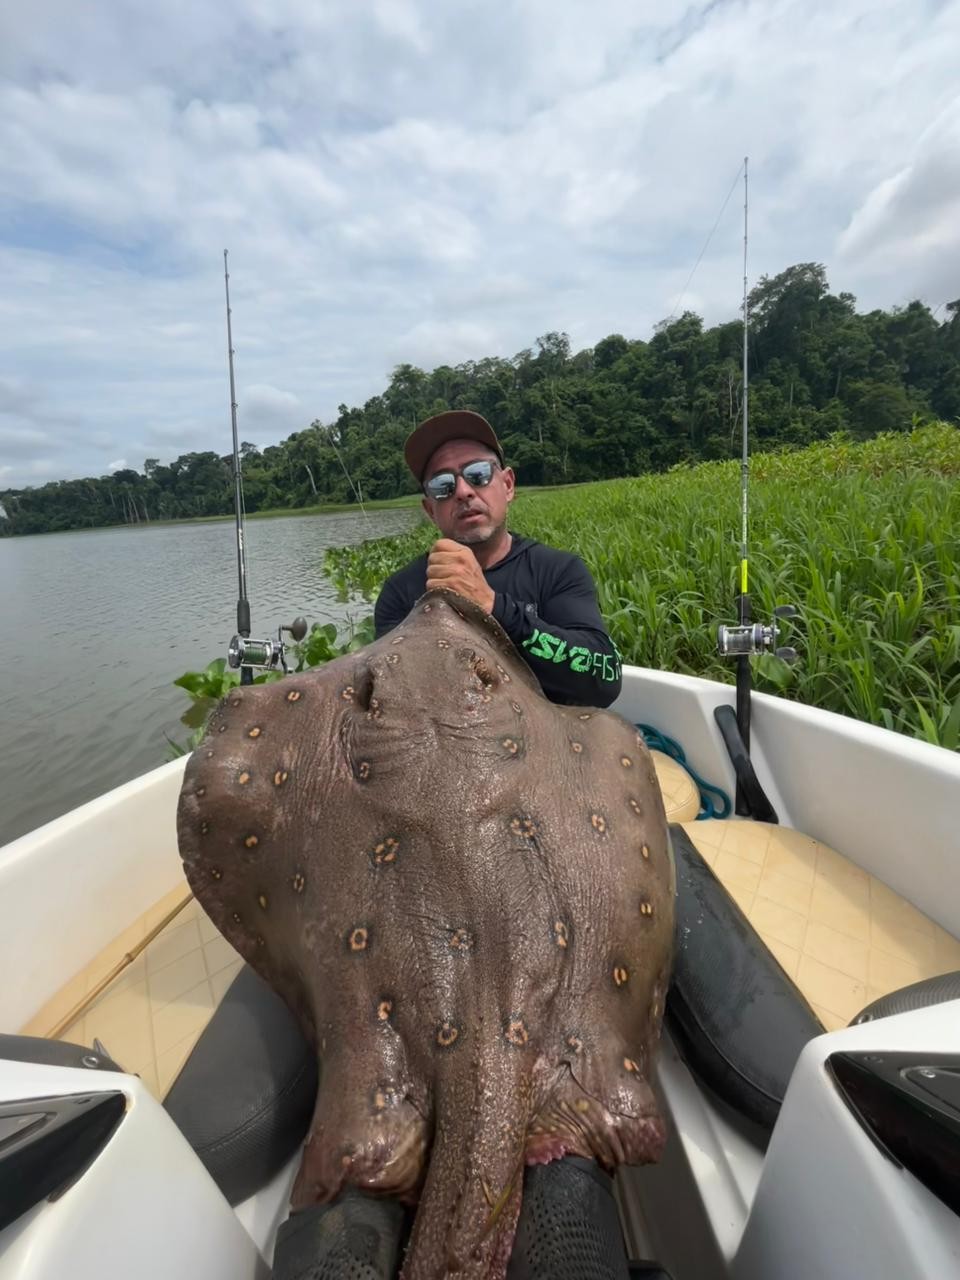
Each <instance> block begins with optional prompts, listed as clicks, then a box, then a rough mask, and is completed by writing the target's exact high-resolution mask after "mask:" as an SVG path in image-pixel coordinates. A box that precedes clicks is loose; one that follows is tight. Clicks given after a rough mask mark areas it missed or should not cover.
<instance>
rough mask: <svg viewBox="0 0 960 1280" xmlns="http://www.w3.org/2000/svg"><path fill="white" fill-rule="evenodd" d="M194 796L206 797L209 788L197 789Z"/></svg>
mask: <svg viewBox="0 0 960 1280" xmlns="http://www.w3.org/2000/svg"><path fill="white" fill-rule="evenodd" d="M193 794H194V795H196V796H205V795H206V794H207V788H206V787H197V789H196V791H195V792H194V793H193Z"/></svg>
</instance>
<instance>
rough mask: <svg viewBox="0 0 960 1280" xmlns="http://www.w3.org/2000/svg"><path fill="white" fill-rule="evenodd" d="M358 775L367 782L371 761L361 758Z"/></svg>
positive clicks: (362, 780)
mask: <svg viewBox="0 0 960 1280" xmlns="http://www.w3.org/2000/svg"><path fill="white" fill-rule="evenodd" d="M357 777H358V778H359V779H360V781H361V782H366V780H367V779H368V778H369V777H370V761H369V760H361V761H360V763H359V764H358V765H357Z"/></svg>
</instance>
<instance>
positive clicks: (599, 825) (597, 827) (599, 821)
mask: <svg viewBox="0 0 960 1280" xmlns="http://www.w3.org/2000/svg"><path fill="white" fill-rule="evenodd" d="M590 825H591V826H592V827H593V829H594V831H596V833H597V835H601V836H605V835H606V834H607V820H606V818H605V817H604V816H603V814H602V813H591V815H590Z"/></svg>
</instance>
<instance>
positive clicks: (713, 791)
mask: <svg viewBox="0 0 960 1280" xmlns="http://www.w3.org/2000/svg"><path fill="white" fill-rule="evenodd" d="M637 728H638V729H639V730H640V732H641V733H642V734H643V740H644V742H646V744H647V746H648V747H649V748H650V750H651V751H662V752H663V754H664V755H666V756H669V757H670V759H671V760H676V762H677V764H679V765H681V766H682V767H683V768H684V769H686V771H687V773H689V775H690V777H691V778H692V779H693V780H694V782H695V783H696V784H697V789H698V790H699V792H700V812H699V813H698V814H697V821H698V822H702V821H703V820H704V819H705V818H729V817H730V814H731V813H732V812H733V804H732V803H731V801H730V797H729V796H728V795H727V793H726V792H725V791H723V790H722V789H721V788H720V787H715V786H714V785H713V783H712V782H705V781H704V780H703V778H701V777H700V775H699V774H698V773H697V771H696V770H695V769H693V768H691V767H690V765H688V764H687V757H686V756H685V755H684V752H683V747H681V745H680V743H679V742H675V741H674V739H673V738H668V737H667V735H666V734H665V733H661V732H660V730H659V729H654V728H653V726H652V725H649V724H638V725H637ZM712 795H713V796H719V797H720V807H719V809H718V807H717V804H716V802H715V801H714V800H713V799H711V796H712Z"/></svg>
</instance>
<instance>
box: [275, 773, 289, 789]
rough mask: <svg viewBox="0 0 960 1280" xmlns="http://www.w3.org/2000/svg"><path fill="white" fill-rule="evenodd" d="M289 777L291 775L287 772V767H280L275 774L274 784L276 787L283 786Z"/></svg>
mask: <svg viewBox="0 0 960 1280" xmlns="http://www.w3.org/2000/svg"><path fill="white" fill-rule="evenodd" d="M289 777H290V774H289V773H288V772H287V770H286V769H278V770H277V772H276V773H275V774H274V775H273V785H274V786H275V787H282V786H283V784H284V783H285V782H286V780H287V779H288V778H289Z"/></svg>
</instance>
